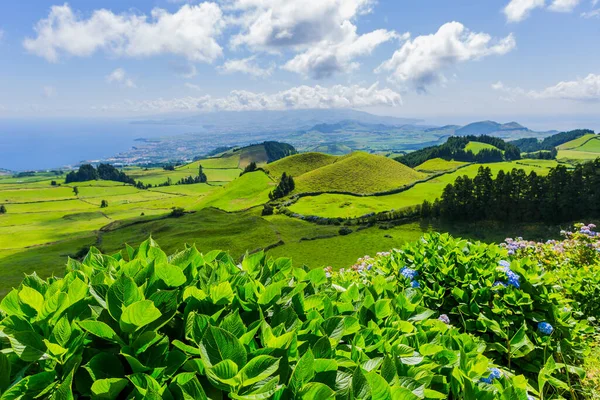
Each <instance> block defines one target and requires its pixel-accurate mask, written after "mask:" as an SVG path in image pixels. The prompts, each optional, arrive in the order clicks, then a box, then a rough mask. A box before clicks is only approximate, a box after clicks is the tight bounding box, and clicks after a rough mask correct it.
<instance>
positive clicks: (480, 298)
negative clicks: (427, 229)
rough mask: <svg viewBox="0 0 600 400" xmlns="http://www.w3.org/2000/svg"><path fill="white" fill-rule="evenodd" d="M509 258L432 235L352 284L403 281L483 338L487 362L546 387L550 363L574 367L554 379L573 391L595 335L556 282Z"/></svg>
mask: <svg viewBox="0 0 600 400" xmlns="http://www.w3.org/2000/svg"><path fill="white" fill-rule="evenodd" d="M506 257H507V251H506V250H505V249H504V248H502V247H500V246H497V245H487V244H482V243H470V242H468V241H466V240H460V239H454V238H452V237H451V236H450V235H448V234H427V235H425V236H424V237H423V238H422V239H421V240H420V241H418V242H416V243H410V244H407V245H405V246H404V247H403V248H402V249H401V250H394V251H392V252H391V255H389V256H383V257H377V258H376V259H373V260H370V261H368V262H364V261H363V262H359V263H357V264H356V265H355V266H354V267H353V268H352V269H351V272H346V273H345V274H344V276H345V278H344V279H345V280H349V281H353V280H356V279H360V277H361V276H365V275H373V274H375V275H379V276H380V278H381V279H382V280H390V279H392V278H391V277H395V279H398V280H399V282H401V284H403V286H404V287H407V288H408V287H411V286H412V285H418V286H419V287H420V291H421V293H422V296H423V304H424V305H425V306H426V307H428V308H430V309H433V310H437V311H439V313H441V314H445V315H447V316H448V317H449V319H450V321H452V322H453V323H454V324H456V325H457V326H459V327H460V329H461V332H467V333H472V334H474V335H477V336H479V337H480V338H481V339H482V340H483V341H484V342H485V344H486V347H485V349H484V350H483V354H485V355H486V356H488V357H490V358H492V359H494V360H496V362H498V363H499V364H501V365H504V366H507V367H508V368H509V369H512V370H514V371H515V372H516V373H519V374H525V375H526V376H527V377H528V378H530V379H538V375H539V373H540V371H541V370H542V369H543V368H544V366H545V365H546V364H547V363H548V362H549V360H553V361H552V362H554V361H556V360H559V361H560V362H561V363H567V364H568V365H570V366H569V370H570V372H571V374H566V373H565V371H564V365H563V367H562V368H563V369H562V370H560V371H558V370H557V372H556V374H557V375H556V376H555V377H554V378H553V379H556V382H555V383H556V385H557V387H560V388H562V389H565V388H566V389H568V390H570V388H569V386H568V382H569V381H570V380H574V381H577V380H578V376H579V377H582V376H583V375H584V373H583V370H582V369H580V368H577V366H578V365H580V364H581V362H582V360H583V357H584V355H585V354H586V353H587V351H588V346H587V343H586V339H587V336H588V335H589V334H591V333H592V332H593V330H592V329H591V328H590V327H589V325H588V324H587V323H586V322H585V321H581V320H577V319H575V317H574V316H573V313H572V312H571V311H570V307H569V304H570V300H569V299H568V298H567V297H566V296H565V295H564V293H563V292H562V291H561V289H560V287H559V286H558V285H557V283H558V278H557V277H556V275H555V274H553V273H549V272H548V271H545V270H544V269H543V268H542V267H540V266H539V265H538V264H537V263H535V262H533V261H532V260H530V259H528V258H515V259H513V260H512V262H511V263H508V262H506V261H503V259H504V258H506ZM415 282H416V283H415ZM540 323H549V324H550V325H552V327H553V328H554V329H553V332H552V334H551V335H548V334H546V333H544V332H543V331H542V330H540V329H539V327H540ZM541 326H544V325H543V324H542V325H541ZM573 374H575V375H573Z"/></svg>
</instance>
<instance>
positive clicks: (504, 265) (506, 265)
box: [498, 260, 510, 268]
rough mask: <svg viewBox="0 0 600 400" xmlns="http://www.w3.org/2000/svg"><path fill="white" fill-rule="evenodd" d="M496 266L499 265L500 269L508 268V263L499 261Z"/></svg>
mask: <svg viewBox="0 0 600 400" xmlns="http://www.w3.org/2000/svg"><path fill="white" fill-rule="evenodd" d="M498 264H500V266H501V267H504V268H510V263H509V262H508V261H505V260H500V262H499V263H498Z"/></svg>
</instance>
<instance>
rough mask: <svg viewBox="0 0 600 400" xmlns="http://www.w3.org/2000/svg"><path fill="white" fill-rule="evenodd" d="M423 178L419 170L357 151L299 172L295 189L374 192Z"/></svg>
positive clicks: (303, 190)
mask: <svg viewBox="0 0 600 400" xmlns="http://www.w3.org/2000/svg"><path fill="white" fill-rule="evenodd" d="M425 177H426V175H425V174H423V173H422V172H417V171H415V170H414V169H411V168H409V167H407V166H405V165H403V164H400V163H399V162H396V161H394V160H390V159H389V158H386V157H383V156H378V155H373V154H368V153H362V152H357V153H352V154H349V155H347V156H344V157H341V158H339V159H337V160H336V161H335V162H334V163H332V164H329V165H327V166H324V167H321V168H319V169H316V170H313V171H310V172H308V173H306V174H304V175H301V176H300V177H298V178H297V179H296V192H298V193H301V192H336V191H337V192H352V193H376V192H384V191H387V190H392V189H396V188H399V187H401V186H404V185H407V184H410V183H413V182H415V181H418V180H420V179H423V178H425Z"/></svg>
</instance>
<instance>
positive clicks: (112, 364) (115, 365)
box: [84, 352, 125, 381]
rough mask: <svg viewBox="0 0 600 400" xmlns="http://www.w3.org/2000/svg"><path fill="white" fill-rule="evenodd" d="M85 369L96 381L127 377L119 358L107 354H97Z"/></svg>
mask: <svg viewBox="0 0 600 400" xmlns="http://www.w3.org/2000/svg"><path fill="white" fill-rule="evenodd" d="M84 368H85V369H86V370H87V371H88V373H89V374H90V377H91V378H92V380H94V381H98V380H100V379H107V378H118V377H122V376H124V375H125V369H124V368H123V364H121V360H120V359H119V357H118V356H117V355H115V354H111V353H107V352H104V353H99V354H96V355H95V356H94V357H92V359H91V360H90V361H89V362H88V363H87V364H86V365H85V366H84Z"/></svg>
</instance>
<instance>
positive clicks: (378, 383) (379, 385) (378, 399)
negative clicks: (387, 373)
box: [365, 372, 392, 400]
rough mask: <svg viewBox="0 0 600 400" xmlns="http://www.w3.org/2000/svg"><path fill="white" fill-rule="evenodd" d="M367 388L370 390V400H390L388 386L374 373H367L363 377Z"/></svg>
mask: <svg viewBox="0 0 600 400" xmlns="http://www.w3.org/2000/svg"><path fill="white" fill-rule="evenodd" d="M365 377H366V378H367V382H368V383H369V387H370V388H371V398H372V399H373V400H391V398H392V393H391V390H390V385H389V384H388V383H387V382H386V381H385V379H383V378H382V377H381V375H378V374H377V373H376V372H369V373H367V374H366V375H365Z"/></svg>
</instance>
